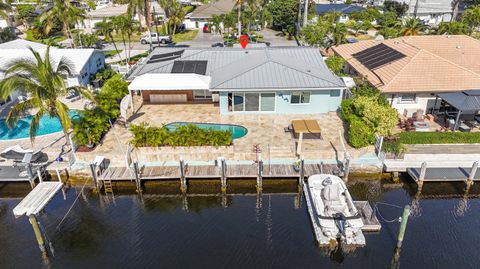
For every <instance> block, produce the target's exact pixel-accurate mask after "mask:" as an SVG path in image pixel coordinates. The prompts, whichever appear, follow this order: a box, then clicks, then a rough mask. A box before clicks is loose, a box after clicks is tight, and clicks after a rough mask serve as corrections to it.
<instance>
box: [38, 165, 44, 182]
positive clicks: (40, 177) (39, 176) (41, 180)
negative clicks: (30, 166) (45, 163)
mask: <svg viewBox="0 0 480 269" xmlns="http://www.w3.org/2000/svg"><path fill="white" fill-rule="evenodd" d="M40 169H41V168H38V169H37V175H38V181H39V182H40V183H42V182H43V177H42V172H41V171H40Z"/></svg>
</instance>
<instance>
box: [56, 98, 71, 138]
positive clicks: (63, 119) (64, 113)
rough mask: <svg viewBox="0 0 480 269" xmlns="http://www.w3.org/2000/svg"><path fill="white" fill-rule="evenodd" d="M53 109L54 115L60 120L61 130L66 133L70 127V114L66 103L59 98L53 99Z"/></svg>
mask: <svg viewBox="0 0 480 269" xmlns="http://www.w3.org/2000/svg"><path fill="white" fill-rule="evenodd" d="M55 110H56V115H55V116H57V117H58V119H59V120H60V124H61V125H62V128H63V132H64V133H68V131H69V130H70V128H71V127H72V120H71V119H70V116H69V115H68V112H69V111H70V109H69V108H68V106H67V105H66V104H64V103H63V102H62V101H60V100H58V99H57V100H55Z"/></svg>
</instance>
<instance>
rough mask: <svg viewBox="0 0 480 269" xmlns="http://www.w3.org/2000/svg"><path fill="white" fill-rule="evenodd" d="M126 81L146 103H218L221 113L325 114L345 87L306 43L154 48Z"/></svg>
mask: <svg viewBox="0 0 480 269" xmlns="http://www.w3.org/2000/svg"><path fill="white" fill-rule="evenodd" d="M128 80H131V81H132V82H131V84H130V85H129V90H130V91H131V92H132V93H133V92H136V93H137V94H139V95H141V96H142V100H143V102H144V103H147V104H163V103H189V102H207V103H218V106H219V112H220V114H239V113H277V114H313V113H327V112H331V111H336V110H337V109H338V107H339V105H340V102H341V99H342V95H343V90H344V88H345V84H344V83H343V82H342V80H341V79H340V78H338V77H336V76H335V75H334V74H332V72H331V71H330V70H329V69H328V68H327V66H326V65H325V62H324V61H323V58H322V56H321V55H320V52H319V51H318V49H315V48H310V47H289V48H269V47H265V48H259V47H256V48H249V49H240V48H207V49H195V48H167V47H162V48H156V49H155V50H154V51H153V52H152V53H151V54H150V55H149V57H148V58H147V59H146V60H145V61H144V62H143V64H141V65H139V66H138V67H137V68H136V69H135V70H134V71H133V72H132V73H131V75H130V76H129V77H128Z"/></svg>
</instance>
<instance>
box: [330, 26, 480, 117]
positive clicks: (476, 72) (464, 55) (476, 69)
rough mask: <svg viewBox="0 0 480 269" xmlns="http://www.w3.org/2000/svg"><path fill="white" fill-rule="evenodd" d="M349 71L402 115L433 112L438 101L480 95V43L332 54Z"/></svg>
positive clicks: (442, 40) (388, 45) (419, 39)
mask: <svg viewBox="0 0 480 269" xmlns="http://www.w3.org/2000/svg"><path fill="white" fill-rule="evenodd" d="M332 49H333V51H334V52H335V54H337V55H339V56H341V57H343V58H344V59H345V60H346V61H347V66H346V69H345V71H346V72H348V73H352V74H357V75H359V76H361V77H364V78H366V79H367V80H368V81H369V83H370V84H371V85H373V86H374V87H376V88H377V89H378V90H379V91H380V92H381V93H383V94H384V95H385V97H387V99H388V101H389V102H390V104H391V105H392V106H393V107H394V108H396V109H397V110H398V111H399V112H400V114H403V115H406V116H410V115H411V114H412V113H413V112H414V111H416V110H417V109H422V110H424V111H425V112H429V111H430V110H431V109H432V108H433V107H434V104H435V98H436V95H437V94H439V93H445V92H462V91H465V90H472V89H480V61H479V59H480V41H479V40H476V39H474V38H472V37H469V36H465V35H457V36H447V35H435V36H411V37H400V38H395V39H389V40H384V41H374V40H368V41H361V42H358V43H354V44H345V45H340V46H338V47H333V48H332Z"/></svg>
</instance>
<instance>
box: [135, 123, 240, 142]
mask: <svg viewBox="0 0 480 269" xmlns="http://www.w3.org/2000/svg"><path fill="white" fill-rule="evenodd" d="M130 131H131V132H132V133H133V139H132V140H131V141H130V142H131V143H132V145H134V146H136V147H159V146H172V147H176V146H183V147H191V146H227V145H230V144H231V143H232V137H231V133H230V131H219V130H212V129H202V128H200V127H198V126H196V125H195V124H187V125H178V126H175V128H167V127H166V126H163V127H150V126H149V125H148V124H147V123H142V124H140V125H131V126H130Z"/></svg>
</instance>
